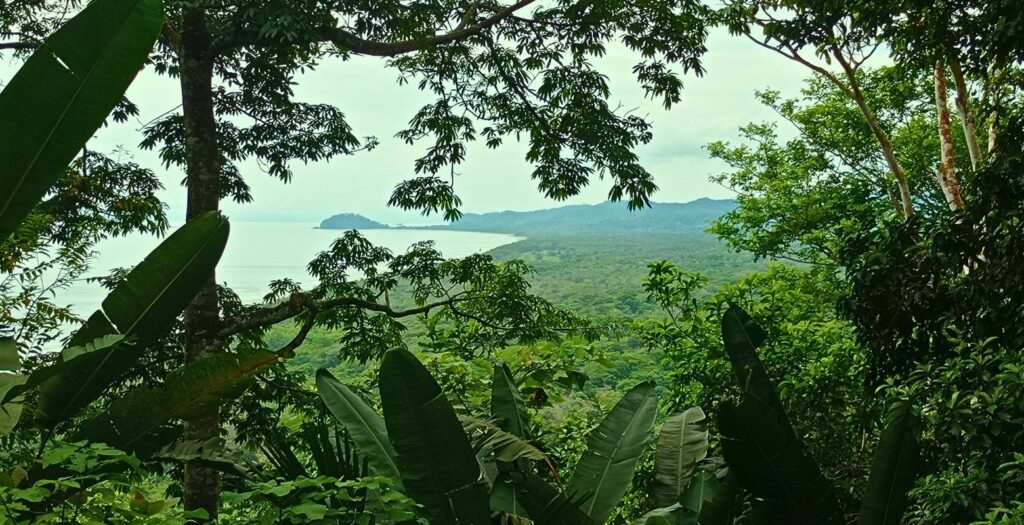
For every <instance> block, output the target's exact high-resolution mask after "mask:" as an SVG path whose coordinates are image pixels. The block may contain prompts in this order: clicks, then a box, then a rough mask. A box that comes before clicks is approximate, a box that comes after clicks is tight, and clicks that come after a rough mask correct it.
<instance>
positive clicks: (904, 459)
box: [858, 402, 921, 525]
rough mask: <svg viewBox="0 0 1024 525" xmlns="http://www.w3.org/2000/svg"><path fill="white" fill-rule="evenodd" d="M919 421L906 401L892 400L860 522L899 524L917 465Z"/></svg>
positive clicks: (873, 465) (872, 467)
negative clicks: (894, 401) (893, 401)
mask: <svg viewBox="0 0 1024 525" xmlns="http://www.w3.org/2000/svg"><path fill="white" fill-rule="evenodd" d="M919 425H920V421H919V419H918V416H917V415H916V414H914V413H913V408H912V407H911V406H910V404H909V403H905V402H896V403H893V405H892V406H891V407H889V413H888V414H886V419H885V430H883V431H882V436H881V438H880V439H879V441H878V448H877V450H876V451H875V459H874V461H873V463H872V466H871V477H870V478H869V479H868V485H867V489H866V490H865V493H864V503H863V505H862V506H861V510H860V520H859V522H858V523H860V524H862V525H899V524H900V523H902V522H903V515H904V513H905V512H906V509H907V493H908V492H909V491H910V489H912V488H913V486H914V482H915V480H916V479H917V474H918V469H919V465H920V452H919V448H920V444H919V440H920V434H921V429H920V428H918V427H919Z"/></svg>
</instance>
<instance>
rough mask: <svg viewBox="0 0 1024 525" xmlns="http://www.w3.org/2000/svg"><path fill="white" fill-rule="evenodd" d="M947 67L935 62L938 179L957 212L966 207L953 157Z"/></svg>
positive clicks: (943, 191) (948, 201)
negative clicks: (938, 151)
mask: <svg viewBox="0 0 1024 525" xmlns="http://www.w3.org/2000/svg"><path fill="white" fill-rule="evenodd" d="M947 91H948V88H947V87H946V66H945V65H944V64H943V63H942V61H941V60H937V61H936V62H935V112H936V114H937V116H938V125H939V149H940V158H939V170H938V173H937V174H936V177H937V178H938V180H939V186H940V187H942V193H943V194H945V196H946V203H947V204H949V209H951V210H953V211H956V210H961V209H963V207H964V198H963V195H962V194H961V193H960V181H959V180H957V176H956V159H955V158H954V156H953V130H952V129H950V128H952V124H951V121H950V118H949V100H948V99H947V98H946V93H947Z"/></svg>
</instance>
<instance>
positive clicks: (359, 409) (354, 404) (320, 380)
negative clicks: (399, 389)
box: [316, 368, 402, 481]
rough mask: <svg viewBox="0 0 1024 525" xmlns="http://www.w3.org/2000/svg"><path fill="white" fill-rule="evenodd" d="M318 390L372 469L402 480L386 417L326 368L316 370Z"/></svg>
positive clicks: (376, 473)
mask: <svg viewBox="0 0 1024 525" xmlns="http://www.w3.org/2000/svg"><path fill="white" fill-rule="evenodd" d="M316 389H317V391H318V392H319V393H320V399H323V401H324V404H326V405H327V410H329V411H330V412H331V414H332V415H333V416H334V418H335V419H337V420H338V422H339V423H341V425H342V426H343V427H345V430H346V431H348V435H349V436H351V437H352V441H354V442H355V444H356V447H357V448H358V449H359V452H360V453H361V454H362V455H363V457H365V458H366V462H367V463H368V464H369V467H370V470H371V471H372V472H373V473H374V474H375V475H377V476H384V477H388V478H391V479H393V480H395V481H400V480H401V479H402V474H401V473H400V472H399V470H398V463H397V460H396V457H395V456H396V454H395V448H394V447H393V446H391V441H389V440H388V430H387V427H386V425H385V423H384V419H383V418H382V417H380V416H379V415H378V414H377V413H376V412H374V410H373V409H372V408H370V405H368V404H366V402H365V401H363V399H362V398H361V397H359V396H358V395H357V394H356V393H355V392H353V391H351V390H349V388H348V387H346V386H345V385H343V384H342V383H341V381H338V380H337V379H335V377H334V376H333V375H331V373H330V372H328V371H327V370H325V369H323V368H321V369H320V370H317V371H316Z"/></svg>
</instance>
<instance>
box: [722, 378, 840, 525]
mask: <svg viewBox="0 0 1024 525" xmlns="http://www.w3.org/2000/svg"><path fill="white" fill-rule="evenodd" d="M718 429H719V432H720V433H721V447H722V455H723V456H725V461H726V463H727V464H728V465H729V471H730V472H731V473H732V474H733V475H734V476H735V477H736V480H737V481H738V482H739V484H740V485H741V486H742V487H744V488H745V489H747V490H748V491H750V493H751V494H753V495H754V496H757V497H759V498H763V499H765V500H769V501H772V502H778V503H779V504H780V505H779V506H778V508H779V509H780V510H779V511H778V512H773V514H772V515H773V516H777V517H778V519H779V520H780V521H779V523H783V522H785V523H789V524H790V525H833V524H835V525H841V524H843V523H844V520H843V515H842V512H841V511H840V509H839V503H838V500H837V499H836V496H835V493H834V492H833V488H832V485H831V483H829V481H828V480H827V479H826V478H825V476H824V475H823V474H822V473H821V469H819V468H818V465H817V463H815V462H814V460H813V459H811V457H810V456H809V455H808V454H807V452H806V451H805V450H804V447H803V444H802V443H801V442H800V440H799V439H798V438H797V436H796V434H795V433H794V432H793V428H792V427H791V426H790V424H789V421H788V420H787V419H786V418H785V416H784V415H783V414H781V413H779V412H778V411H776V410H775V408H774V407H772V406H771V405H769V404H768V403H765V402H764V401H763V400H761V399H760V398H757V397H754V396H751V395H747V396H744V399H743V401H742V403H739V404H736V403H734V402H732V401H729V400H727V401H723V402H722V403H721V404H720V405H719V416H718Z"/></svg>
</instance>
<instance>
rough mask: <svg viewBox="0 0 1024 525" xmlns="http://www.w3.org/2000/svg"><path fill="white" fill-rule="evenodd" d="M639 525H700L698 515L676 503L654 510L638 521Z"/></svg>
mask: <svg viewBox="0 0 1024 525" xmlns="http://www.w3.org/2000/svg"><path fill="white" fill-rule="evenodd" d="M636 523H637V525H698V522H697V514H696V513H695V512H693V511H690V510H689V509H687V508H685V507H683V506H682V505H680V504H678V503H676V504H674V505H671V506H668V507H662V508H658V509H654V510H652V511H650V512H648V513H647V514H644V515H643V516H641V517H640V519H639V520H637V522H636Z"/></svg>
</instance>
